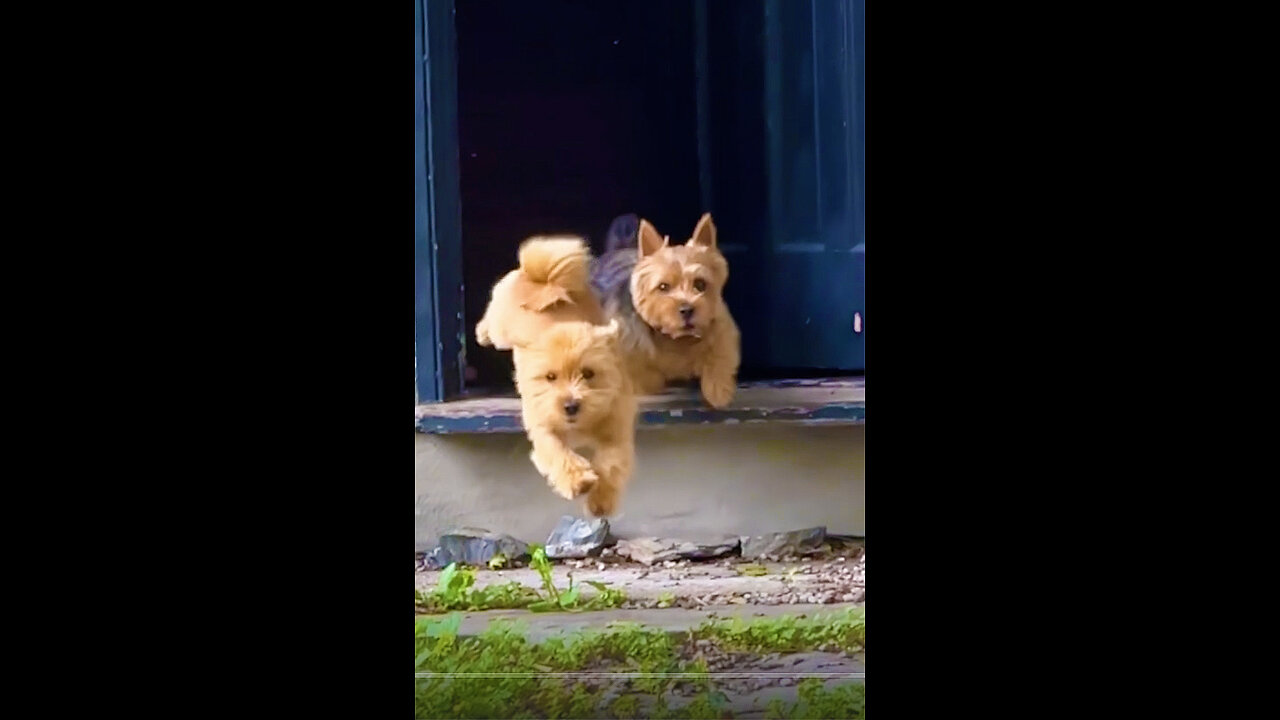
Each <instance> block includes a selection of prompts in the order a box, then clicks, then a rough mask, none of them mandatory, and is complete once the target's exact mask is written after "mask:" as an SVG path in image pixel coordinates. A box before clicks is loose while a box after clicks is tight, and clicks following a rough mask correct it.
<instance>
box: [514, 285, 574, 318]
mask: <svg viewBox="0 0 1280 720" xmlns="http://www.w3.org/2000/svg"><path fill="white" fill-rule="evenodd" d="M559 302H562V303H566V304H569V305H572V304H573V298H571V297H569V291H568V290H565V289H564V288H562V287H560V286H559V285H543V286H541V287H537V288H534V289H532V290H530V292H529V294H528V295H525V297H524V300H523V301H522V302H521V303H520V305H521V307H524V308H526V309H528V310H532V311H534V312H542V311H543V310H546V309H547V308H549V307H551V306H552V305H555V304H556V303H559Z"/></svg>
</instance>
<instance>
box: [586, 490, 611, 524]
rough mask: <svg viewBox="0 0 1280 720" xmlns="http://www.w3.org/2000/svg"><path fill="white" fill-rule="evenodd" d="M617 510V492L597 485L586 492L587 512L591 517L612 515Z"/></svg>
mask: <svg viewBox="0 0 1280 720" xmlns="http://www.w3.org/2000/svg"><path fill="white" fill-rule="evenodd" d="M617 511H618V493H616V492H614V491H613V490H610V489H606V488H605V487H604V486H603V485H597V486H596V487H595V489H594V490H592V491H591V492H590V493H588V494H587V512H588V513H590V514H591V516H592V517H598V518H599V517H605V518H607V517H612V516H613V514H614V513H616V512H617Z"/></svg>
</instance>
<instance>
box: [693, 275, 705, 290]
mask: <svg viewBox="0 0 1280 720" xmlns="http://www.w3.org/2000/svg"><path fill="white" fill-rule="evenodd" d="M693 289H694V290H697V291H698V292H702V291H703V290H706V289H707V281H706V280H703V279H702V278H698V279H697V280H694V281H693Z"/></svg>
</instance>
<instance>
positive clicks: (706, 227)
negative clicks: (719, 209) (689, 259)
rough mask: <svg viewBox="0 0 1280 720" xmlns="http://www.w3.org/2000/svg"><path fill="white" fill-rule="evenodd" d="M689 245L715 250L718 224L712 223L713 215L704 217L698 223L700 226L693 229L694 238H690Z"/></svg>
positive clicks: (706, 214) (708, 214) (704, 215)
mask: <svg viewBox="0 0 1280 720" xmlns="http://www.w3.org/2000/svg"><path fill="white" fill-rule="evenodd" d="M689 244H690V245H700V246H702V247H708V248H712V249H714V248H715V246H716V224H715V223H714V222H711V213H704V214H703V215H702V219H701V220H699V221H698V226H697V227H695V228H694V229H693V237H691V238H689Z"/></svg>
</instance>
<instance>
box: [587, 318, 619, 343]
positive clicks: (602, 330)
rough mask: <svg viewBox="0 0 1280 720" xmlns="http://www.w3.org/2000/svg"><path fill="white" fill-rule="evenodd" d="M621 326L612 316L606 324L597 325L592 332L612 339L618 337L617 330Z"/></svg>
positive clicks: (599, 336)
mask: <svg viewBox="0 0 1280 720" xmlns="http://www.w3.org/2000/svg"><path fill="white" fill-rule="evenodd" d="M621 327H622V326H621V325H619V324H618V318H613V319H612V320H610V321H609V324H608V325H597V326H596V328H595V330H594V332H595V334H596V337H598V338H602V339H604V340H610V341H613V340H617V339H618V331H619V330H620V329H621Z"/></svg>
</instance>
